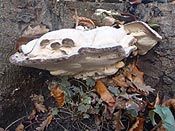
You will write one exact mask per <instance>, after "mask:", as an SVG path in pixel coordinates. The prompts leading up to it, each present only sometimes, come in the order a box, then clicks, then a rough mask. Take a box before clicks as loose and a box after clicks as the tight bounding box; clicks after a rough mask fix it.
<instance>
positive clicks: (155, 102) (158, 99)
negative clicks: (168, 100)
mask: <svg viewBox="0 0 175 131" xmlns="http://www.w3.org/2000/svg"><path fill="white" fill-rule="evenodd" d="M159 104H160V98H159V92H158V93H157V95H156V99H155V101H154V104H153V107H154V108H156V106H158V105H159Z"/></svg>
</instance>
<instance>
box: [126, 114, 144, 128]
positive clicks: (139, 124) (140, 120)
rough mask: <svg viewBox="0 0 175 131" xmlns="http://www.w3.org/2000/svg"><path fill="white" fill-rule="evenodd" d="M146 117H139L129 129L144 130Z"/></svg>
mask: <svg viewBox="0 0 175 131" xmlns="http://www.w3.org/2000/svg"><path fill="white" fill-rule="evenodd" d="M144 121H145V120H144V119H143V118H140V117H137V118H136V122H135V123H134V124H133V125H132V126H131V128H130V129H129V130H128V131H143V124H144Z"/></svg>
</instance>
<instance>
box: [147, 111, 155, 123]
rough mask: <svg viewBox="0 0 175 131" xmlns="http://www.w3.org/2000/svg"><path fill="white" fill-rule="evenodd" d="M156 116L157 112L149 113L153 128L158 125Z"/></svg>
mask: <svg viewBox="0 0 175 131" xmlns="http://www.w3.org/2000/svg"><path fill="white" fill-rule="evenodd" d="M154 116H155V112H154V110H151V111H149V118H150V120H151V122H152V124H153V126H155V125H156V122H155V119H154Z"/></svg>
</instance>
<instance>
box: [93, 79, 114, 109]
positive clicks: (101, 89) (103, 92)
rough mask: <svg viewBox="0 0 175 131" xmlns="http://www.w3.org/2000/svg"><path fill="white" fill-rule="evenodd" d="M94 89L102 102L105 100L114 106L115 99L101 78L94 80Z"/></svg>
mask: <svg viewBox="0 0 175 131" xmlns="http://www.w3.org/2000/svg"><path fill="white" fill-rule="evenodd" d="M95 90H96V92H97V94H99V95H100V97H101V99H102V100H103V101H104V102H106V103H107V104H108V105H109V106H114V104H115V100H114V98H113V97H112V95H111V94H110V92H109V91H108V89H107V88H106V86H105V85H104V83H103V82H102V81H101V80H97V81H96V86H95Z"/></svg>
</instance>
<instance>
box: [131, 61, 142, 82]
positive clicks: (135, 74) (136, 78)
mask: <svg viewBox="0 0 175 131" xmlns="http://www.w3.org/2000/svg"><path fill="white" fill-rule="evenodd" d="M131 71H132V72H131V75H132V82H135V83H139V84H142V85H143V84H144V78H143V76H144V73H143V72H141V71H139V70H138V68H137V66H136V65H135V63H133V64H132V65H131Z"/></svg>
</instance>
